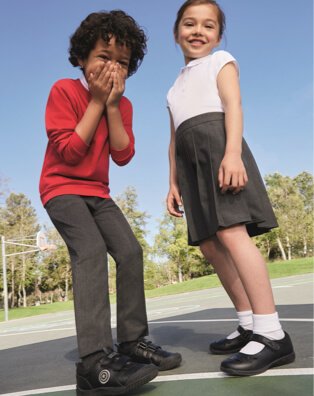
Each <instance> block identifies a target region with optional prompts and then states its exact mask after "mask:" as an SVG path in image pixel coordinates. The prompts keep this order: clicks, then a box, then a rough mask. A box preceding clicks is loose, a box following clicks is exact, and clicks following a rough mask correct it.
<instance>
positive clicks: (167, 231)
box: [154, 211, 212, 283]
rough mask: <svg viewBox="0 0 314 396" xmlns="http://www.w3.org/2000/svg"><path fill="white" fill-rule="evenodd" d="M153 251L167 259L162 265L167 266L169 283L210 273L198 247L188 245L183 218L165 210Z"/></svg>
mask: <svg viewBox="0 0 314 396" xmlns="http://www.w3.org/2000/svg"><path fill="white" fill-rule="evenodd" d="M154 253H155V255H157V256H158V257H159V258H161V259H164V260H167V262H166V264H164V265H166V266H167V267H168V278H169V283H174V282H176V281H178V282H182V281H183V280H186V279H192V278H193V277H198V276H202V275H206V274H210V273H212V268H211V267H210V265H209V264H208V263H207V262H206V260H205V259H204V257H203V255H202V254H201V252H200V250H199V248H198V247H194V246H189V245H188V243H187V225H186V221H185V219H184V218H178V217H173V216H170V215H169V214H168V213H167V211H165V212H164V216H163V218H162V219H161V221H160V226H159V233H158V234H157V235H156V237H155V244H154Z"/></svg>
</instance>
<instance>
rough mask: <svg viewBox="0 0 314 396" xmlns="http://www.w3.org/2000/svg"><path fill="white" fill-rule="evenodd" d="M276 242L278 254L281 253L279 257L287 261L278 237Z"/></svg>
mask: <svg viewBox="0 0 314 396" xmlns="http://www.w3.org/2000/svg"><path fill="white" fill-rule="evenodd" d="M276 240H277V243H278V247H279V250H280V253H281V257H282V259H283V260H285V261H286V260H287V256H286V252H285V250H284V248H283V246H282V243H281V240H280V238H279V237H277V239H276Z"/></svg>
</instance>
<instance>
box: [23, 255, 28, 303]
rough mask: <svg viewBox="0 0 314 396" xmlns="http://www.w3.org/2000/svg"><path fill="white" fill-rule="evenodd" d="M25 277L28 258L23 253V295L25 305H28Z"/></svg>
mask: <svg viewBox="0 0 314 396" xmlns="http://www.w3.org/2000/svg"><path fill="white" fill-rule="evenodd" d="M25 278H26V258H25V255H24V254H23V255H22V295H23V307H24V308H26V307H27V301H26V289H25Z"/></svg>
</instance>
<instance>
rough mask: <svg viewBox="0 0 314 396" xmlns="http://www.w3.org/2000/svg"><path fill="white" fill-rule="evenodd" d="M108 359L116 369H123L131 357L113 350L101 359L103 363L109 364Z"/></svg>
mask: <svg viewBox="0 0 314 396" xmlns="http://www.w3.org/2000/svg"><path fill="white" fill-rule="evenodd" d="M108 360H110V364H111V365H112V368H113V369H114V370H121V369H122V367H124V366H125V365H126V364H127V363H128V362H129V361H130V360H131V359H130V358H129V357H128V356H125V355H121V354H120V353H117V352H114V351H113V352H111V353H110V354H109V355H107V356H106V357H104V358H102V359H101V364H103V365H104V366H107V365H108Z"/></svg>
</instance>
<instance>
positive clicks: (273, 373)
mask: <svg viewBox="0 0 314 396" xmlns="http://www.w3.org/2000/svg"><path fill="white" fill-rule="evenodd" d="M313 374H314V369H312V368H298V369H278V370H268V371H266V372H265V373H263V374H259V375H255V376H254V377H279V376H291V375H313ZM214 378H220V379H223V378H225V379H228V378H232V377H231V376H228V375H226V374H224V373H222V372H214V373H193V374H177V375H161V376H160V377H157V378H155V379H154V380H152V381H151V382H171V381H189V380H198V379H214ZM75 388H76V385H67V386H57V387H54V388H42V389H33V390H28V391H21V392H13V393H1V394H0V396H28V395H39V394H43V393H50V392H51V393H52V392H64V391H71V390H74V389H75Z"/></svg>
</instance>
